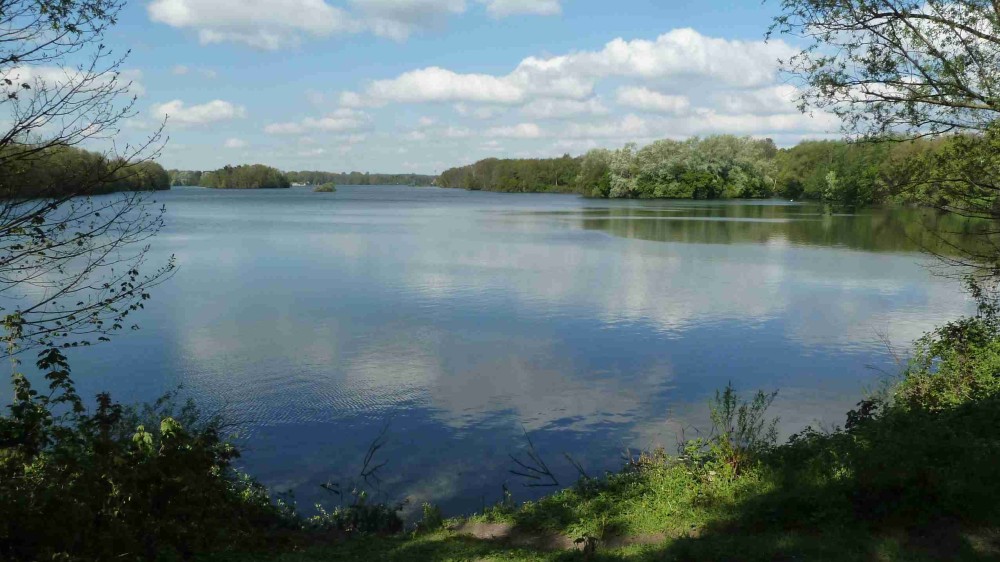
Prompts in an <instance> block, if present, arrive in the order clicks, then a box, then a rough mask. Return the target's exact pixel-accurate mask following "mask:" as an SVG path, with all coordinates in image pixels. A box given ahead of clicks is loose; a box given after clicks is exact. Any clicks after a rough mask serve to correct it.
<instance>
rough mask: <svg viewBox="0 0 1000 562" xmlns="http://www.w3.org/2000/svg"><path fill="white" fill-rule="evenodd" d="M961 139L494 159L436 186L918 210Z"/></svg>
mask: <svg viewBox="0 0 1000 562" xmlns="http://www.w3.org/2000/svg"><path fill="white" fill-rule="evenodd" d="M959 140H960V138H959V137H953V138H937V139H915V140H906V141H903V140H901V139H888V140H883V141H882V142H848V141H844V140H830V141H805V142H802V143H799V144H798V145H796V146H794V147H791V148H786V149H779V148H777V146H776V145H775V144H774V142H773V141H772V140H771V139H755V138H751V137H737V136H733V135H715V136H709V137H705V138H697V137H696V138H691V139H687V140H683V141H677V140H659V141H655V142H653V143H651V144H649V145H646V146H643V147H641V148H640V147H639V146H638V145H636V144H635V143H629V144H626V145H625V146H623V147H622V148H619V149H617V150H609V149H594V150H591V151H590V152H587V153H586V154H585V155H583V156H580V157H576V158H574V157H571V156H569V155H563V156H562V157H559V158H550V159H505V160H501V159H497V158H487V159H485V160H480V161H479V162H476V163H474V164H470V165H468V166H461V167H457V168H451V169H448V170H445V172H444V173H442V174H441V176H440V177H439V178H438V180H437V185H439V186H441V187H449V188H463V189H471V190H484V191H501V192H518V193H535V192H563V193H579V194H581V195H585V196H588V197H598V198H635V199H649V198H672V199H730V198H769V197H782V198H787V199H809V200H816V201H824V202H828V203H835V204H840V205H847V206H863V205H871V204H880V203H888V202H909V201H915V200H918V199H921V198H924V197H927V196H932V194H929V193H927V189H928V187H927V186H921V185H918V184H919V182H917V179H918V178H922V177H923V178H925V177H926V174H925V173H923V172H926V171H927V170H926V169H927V167H928V166H930V165H931V164H930V163H931V162H932V161H933V160H934V157H935V156H936V155H938V154H940V153H941V152H942V151H945V150H948V149H949V148H950V147H952V146H953V145H955V144H956V143H957V142H959Z"/></svg>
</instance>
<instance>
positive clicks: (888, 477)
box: [207, 314, 1000, 562]
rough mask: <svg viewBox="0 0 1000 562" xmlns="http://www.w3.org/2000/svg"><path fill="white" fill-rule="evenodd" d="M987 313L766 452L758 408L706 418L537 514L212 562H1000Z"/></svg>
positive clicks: (992, 339)
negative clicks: (877, 388)
mask: <svg viewBox="0 0 1000 562" xmlns="http://www.w3.org/2000/svg"><path fill="white" fill-rule="evenodd" d="M997 334H998V331H997V322H996V320H995V318H993V317H992V316H991V315H990V314H987V315H985V316H981V317H978V318H974V319H966V320H962V321H959V322H956V323H952V324H949V325H947V326H945V327H943V328H941V329H939V330H937V331H936V332H934V333H932V334H929V335H928V336H927V337H925V338H924V339H923V340H921V341H920V342H919V343H918V345H917V346H916V349H915V354H914V359H913V361H912V363H911V364H910V366H909V367H908V368H907V369H906V371H905V373H904V374H903V376H902V378H901V379H900V380H899V381H898V382H896V383H895V384H894V385H893V386H892V387H891V388H890V389H889V390H887V391H886V392H884V393H883V394H881V395H879V396H875V397H872V398H870V399H867V400H865V401H863V402H861V403H860V404H859V405H858V407H857V409H855V410H853V411H851V412H849V413H848V414H847V416H846V418H845V420H844V423H843V426H842V427H838V428H835V429H830V430H825V431H820V430H816V429H813V428H807V429H805V430H803V431H802V432H800V433H799V434H797V435H794V436H793V437H792V438H791V439H789V440H788V441H787V442H786V443H784V444H781V445H778V444H776V443H775V442H774V440H773V439H774V434H773V432H772V431H771V429H772V428H773V426H772V424H771V422H770V421H769V420H768V419H767V416H766V407H767V405H768V404H769V400H770V397H769V396H767V395H764V394H758V395H757V396H756V397H754V398H753V399H751V400H747V401H743V400H739V399H737V397H736V396H735V394H733V393H731V392H730V391H728V390H727V391H725V392H722V393H720V394H719V395H718V397H717V399H716V401H715V403H714V405H713V406H712V420H713V425H714V428H713V432H712V434H711V437H709V438H707V439H705V440H698V441H691V442H688V443H687V444H686V445H685V446H684V447H683V450H681V451H680V452H678V453H677V454H667V453H666V452H664V451H653V452H649V453H646V454H643V455H641V456H639V457H637V458H634V459H632V460H631V461H630V462H629V463H628V464H627V466H625V467H624V469H623V470H622V471H621V472H619V473H615V474H608V475H605V476H603V477H601V478H581V480H580V481H579V482H578V483H577V484H576V485H575V486H574V487H572V488H570V489H566V490H562V491H560V492H557V493H555V494H553V495H550V496H548V497H545V498H543V499H541V500H540V501H537V502H529V503H525V504H522V505H514V504H512V503H500V504H498V505H495V506H493V507H491V508H489V509H486V510H485V511H484V512H482V513H478V514H475V515H473V516H470V517H466V518H460V519H454V520H450V521H444V522H441V523H440V524H438V522H437V521H436V520H435V519H436V518H435V517H434V511H433V510H429V512H428V517H427V519H428V520H429V521H428V522H427V523H424V524H422V526H423V530H422V531H413V532H409V533H407V534H397V535H392V536H381V535H378V534H373V535H368V536H363V534H358V535H359V536H355V537H353V538H350V539H347V540H343V541H339V542H337V543H335V544H333V545H328V546H322V547H312V548H301V549H298V550H297V551H295V552H290V551H284V552H271V553H259V554H233V553H230V554H227V555H223V556H216V557H212V558H207V560H212V561H218V562H222V561H244V560H246V561H288V562H292V561H295V562H299V561H301V562H307V561H321V560H400V561H402V560H525V561H528V560H761V561H764V560H858V561H862V560H865V561H867V560H899V561H903V560H906V561H913V560H997V559H1000V435H998V433H997V429H1000V339H998V337H997Z"/></svg>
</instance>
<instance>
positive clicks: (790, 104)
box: [716, 84, 799, 115]
mask: <svg viewBox="0 0 1000 562" xmlns="http://www.w3.org/2000/svg"><path fill="white" fill-rule="evenodd" d="M716 97H717V98H718V100H719V102H720V103H719V106H720V109H722V110H724V111H726V112H728V113H756V114H763V115H775V114H781V113H793V112H795V111H796V105H795V100H796V99H797V98H798V97H799V89H798V88H796V87H795V86H792V85H790V84H781V85H778V86H771V87H768V88H760V89H757V90H750V91H741V92H725V93H722V94H719V95H717V96H716Z"/></svg>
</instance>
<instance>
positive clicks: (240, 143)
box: [224, 138, 247, 148]
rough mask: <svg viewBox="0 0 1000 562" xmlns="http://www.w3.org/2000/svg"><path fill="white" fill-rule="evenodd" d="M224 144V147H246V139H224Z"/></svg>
mask: <svg viewBox="0 0 1000 562" xmlns="http://www.w3.org/2000/svg"><path fill="white" fill-rule="evenodd" d="M224 146H225V147H226V148H246V147H247V141H245V140H243V139H237V138H230V139H226V142H225V144H224Z"/></svg>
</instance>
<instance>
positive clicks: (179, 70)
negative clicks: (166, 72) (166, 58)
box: [170, 64, 191, 76]
mask: <svg viewBox="0 0 1000 562" xmlns="http://www.w3.org/2000/svg"><path fill="white" fill-rule="evenodd" d="M190 70H191V69H189V68H188V67H186V66H184V65H183V64H178V65H177V66H175V67H173V68H171V69H170V72H172V73H173V74H175V75H177V76H184V75H185V74H187V73H188V72H190Z"/></svg>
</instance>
